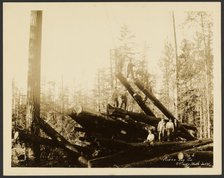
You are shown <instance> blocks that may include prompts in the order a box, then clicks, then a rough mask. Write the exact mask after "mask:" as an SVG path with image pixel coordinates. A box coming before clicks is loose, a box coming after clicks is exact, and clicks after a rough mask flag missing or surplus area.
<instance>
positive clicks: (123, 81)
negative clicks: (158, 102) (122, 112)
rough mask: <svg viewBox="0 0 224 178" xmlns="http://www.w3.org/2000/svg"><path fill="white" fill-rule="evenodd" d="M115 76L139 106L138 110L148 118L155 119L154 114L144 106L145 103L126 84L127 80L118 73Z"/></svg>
mask: <svg viewBox="0 0 224 178" xmlns="http://www.w3.org/2000/svg"><path fill="white" fill-rule="evenodd" d="M116 76H117V78H118V79H119V80H120V82H121V83H122V84H123V85H124V86H125V88H126V89H127V90H128V92H129V93H130V95H131V96H132V97H133V99H134V100H135V101H136V102H137V104H138V105H139V106H140V108H141V109H142V110H143V111H144V112H145V113H146V114H147V115H150V116H154V117H155V114H154V113H153V112H152V111H151V109H150V108H149V107H148V106H147V105H146V104H145V102H144V101H143V99H142V97H141V96H140V95H139V94H137V93H136V92H135V91H134V89H133V88H132V86H131V85H130V84H129V83H128V81H127V79H126V78H125V77H124V76H123V75H122V74H121V73H118V74H117V75H116Z"/></svg>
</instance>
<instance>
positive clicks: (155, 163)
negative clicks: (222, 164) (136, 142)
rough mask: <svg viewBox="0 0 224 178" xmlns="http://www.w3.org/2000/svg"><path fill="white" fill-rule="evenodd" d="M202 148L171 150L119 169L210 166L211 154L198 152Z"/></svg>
mask: <svg viewBox="0 0 224 178" xmlns="http://www.w3.org/2000/svg"><path fill="white" fill-rule="evenodd" d="M208 143H209V142H208ZM203 148H207V144H205V145H195V146H194V147H193V148H192V147H191V148H189V147H186V148H184V150H173V151H172V152H171V153H168V154H163V155H162V156H159V157H154V158H150V159H146V160H143V161H138V162H133V163H129V164H125V165H121V166H119V167H123V168H128V167H186V166H188V167H189V166H192V167H194V166H195V165H197V166H203V164H205V163H206V162H207V163H209V165H212V164H213V152H211V151H205V152H203V151H200V150H203ZM195 155H196V156H195ZM198 161H201V164H200V165H198ZM203 161H204V163H203Z"/></svg>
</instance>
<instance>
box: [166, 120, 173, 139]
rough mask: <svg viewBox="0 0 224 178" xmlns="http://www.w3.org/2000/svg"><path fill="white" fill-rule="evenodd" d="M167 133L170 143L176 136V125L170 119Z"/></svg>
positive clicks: (167, 124)
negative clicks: (174, 135)
mask: <svg viewBox="0 0 224 178" xmlns="http://www.w3.org/2000/svg"><path fill="white" fill-rule="evenodd" d="M166 133H167V141H170V140H171V139H172V137H173V134H174V124H173V122H172V120H171V119H170V120H169V122H167V123H166Z"/></svg>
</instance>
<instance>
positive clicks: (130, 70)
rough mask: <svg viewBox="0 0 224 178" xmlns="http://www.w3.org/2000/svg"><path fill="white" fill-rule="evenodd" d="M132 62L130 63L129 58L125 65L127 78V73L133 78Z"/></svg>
mask: <svg viewBox="0 0 224 178" xmlns="http://www.w3.org/2000/svg"><path fill="white" fill-rule="evenodd" d="M133 68H134V64H133V63H132V61H131V59H130V60H129V63H128V66H127V78H128V77H129V75H131V77H132V78H133V79H134V70H133Z"/></svg>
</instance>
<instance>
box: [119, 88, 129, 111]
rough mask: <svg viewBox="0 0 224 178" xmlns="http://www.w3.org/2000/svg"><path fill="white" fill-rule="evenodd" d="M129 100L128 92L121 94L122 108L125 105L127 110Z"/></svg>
mask: <svg viewBox="0 0 224 178" xmlns="http://www.w3.org/2000/svg"><path fill="white" fill-rule="evenodd" d="M127 101H128V97H127V92H126V91H124V92H123V93H122V94H121V106H120V108H121V109H122V108H123V105H124V110H126V108H127Z"/></svg>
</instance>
